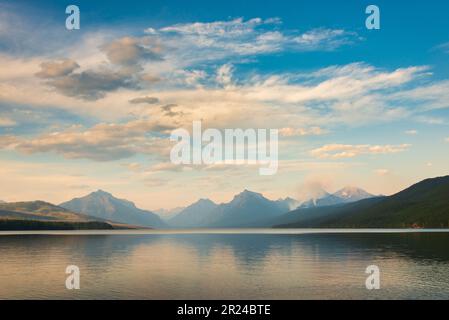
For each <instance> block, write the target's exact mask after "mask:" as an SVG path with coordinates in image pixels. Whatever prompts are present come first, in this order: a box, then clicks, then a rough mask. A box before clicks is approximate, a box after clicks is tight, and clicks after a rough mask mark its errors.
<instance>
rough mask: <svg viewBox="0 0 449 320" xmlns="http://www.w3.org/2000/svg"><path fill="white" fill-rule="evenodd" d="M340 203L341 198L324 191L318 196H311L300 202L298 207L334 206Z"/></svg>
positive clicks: (341, 201)
mask: <svg viewBox="0 0 449 320" xmlns="http://www.w3.org/2000/svg"><path fill="white" fill-rule="evenodd" d="M340 203H343V200H342V199H341V198H339V197H337V196H334V195H333V194H330V193H327V192H326V193H325V194H324V195H323V196H321V197H320V198H312V199H309V200H307V201H304V202H303V203H301V205H300V206H299V207H300V208H302V209H307V208H316V207H326V206H334V205H336V204H340Z"/></svg>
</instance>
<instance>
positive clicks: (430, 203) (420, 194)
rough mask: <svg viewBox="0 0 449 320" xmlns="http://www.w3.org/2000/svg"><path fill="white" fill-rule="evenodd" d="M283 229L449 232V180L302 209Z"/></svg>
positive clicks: (283, 222) (282, 224)
mask: <svg viewBox="0 0 449 320" xmlns="http://www.w3.org/2000/svg"><path fill="white" fill-rule="evenodd" d="M277 227H284V228H448V227H449V176H445V177H439V178H433V179H427V180H424V181H421V182H419V183H417V184H415V185H413V186H411V187H409V188H407V189H405V190H403V191H401V192H399V193H397V194H394V195H392V196H388V197H375V198H369V199H364V200H360V201H357V202H353V203H349V204H340V205H335V206H328V207H321V208H299V209H297V210H294V211H292V212H289V213H287V214H285V215H283V216H282V217H280V218H279V220H278V221H277Z"/></svg>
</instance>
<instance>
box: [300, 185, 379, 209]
mask: <svg viewBox="0 0 449 320" xmlns="http://www.w3.org/2000/svg"><path fill="white" fill-rule="evenodd" d="M373 197H374V195H372V194H370V193H368V192H366V191H365V190H363V189H360V188H355V187H345V188H343V189H341V190H339V191H337V192H335V193H334V194H330V193H328V192H326V191H324V190H323V192H322V195H321V196H320V197H318V198H313V199H309V200H307V201H305V202H303V203H302V204H301V205H300V208H302V209H306V208H316V207H325V206H334V205H338V204H343V203H351V202H356V201H360V200H363V199H368V198H373Z"/></svg>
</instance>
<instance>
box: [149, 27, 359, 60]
mask: <svg viewBox="0 0 449 320" xmlns="http://www.w3.org/2000/svg"><path fill="white" fill-rule="evenodd" d="M281 23H282V21H281V20H280V19H279V18H270V19H265V20H264V19H261V18H253V19H249V20H244V19H243V18H236V19H232V20H227V21H213V22H193V23H184V24H175V25H171V26H167V27H163V28H160V29H155V28H152V27H150V28H148V29H146V30H145V32H146V34H147V35H148V37H150V38H152V39H157V40H159V42H160V43H164V45H165V46H166V47H170V48H172V49H173V50H174V53H177V54H178V55H180V56H181V57H182V60H183V61H184V63H186V62H187V63H193V62H195V61H198V58H199V56H198V52H201V53H202V55H201V59H203V60H210V61H213V60H220V59H229V58H232V57H235V56H254V55H261V54H268V53H275V52H282V51H284V50H294V51H312V50H318V51H320V50H325V51H328V50H333V49H336V48H338V47H340V46H343V45H348V44H351V43H354V42H356V41H359V40H360V37H358V36H357V34H356V33H353V32H347V31H345V30H341V29H336V30H333V29H326V28H316V29H311V30H309V31H306V32H304V33H300V32H298V31H297V30H284V31H281V30H280V28H279V26H280V25H281ZM169 55H170V54H169Z"/></svg>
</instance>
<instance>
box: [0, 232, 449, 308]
mask: <svg viewBox="0 0 449 320" xmlns="http://www.w3.org/2000/svg"><path fill="white" fill-rule="evenodd" d="M68 265H76V266H78V267H79V268H80V273H81V289H80V290H67V289H66V287H65V280H66V277H67V275H66V274H65V270H66V267H67V266H68ZM369 265H376V266H378V267H379V269H380V282H381V288H380V290H367V289H366V286H365V280H366V278H367V277H368V274H366V273H365V270H366V268H367V267H368V266H369ZM0 270H1V272H0V299H60V298H61V299H449V232H446V231H445V232H431V231H426V230H419V231H416V230H414V231H412V230H410V232H404V231H400V232H399V231H398V230H384V231H379V230H352V231H347V230H274V229H267V230H259V229H252V230H190V231H101V232H89V231H68V232H31V233H29V232H19V233H18V232H10V233H8V232H1V233H0Z"/></svg>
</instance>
